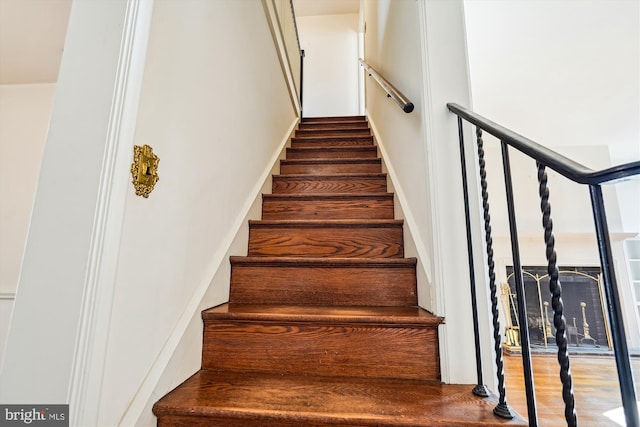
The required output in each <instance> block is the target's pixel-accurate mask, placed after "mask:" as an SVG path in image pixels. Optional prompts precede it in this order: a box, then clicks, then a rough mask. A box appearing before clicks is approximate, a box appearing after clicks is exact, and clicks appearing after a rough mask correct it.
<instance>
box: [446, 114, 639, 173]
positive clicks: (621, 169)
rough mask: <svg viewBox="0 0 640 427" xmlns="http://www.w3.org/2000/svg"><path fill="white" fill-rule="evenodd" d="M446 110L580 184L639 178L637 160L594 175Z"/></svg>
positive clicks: (485, 122)
mask: <svg viewBox="0 0 640 427" xmlns="http://www.w3.org/2000/svg"><path fill="white" fill-rule="evenodd" d="M447 108H448V109H449V111H451V112H452V113H454V114H456V115H458V116H460V117H462V118H464V119H465V120H467V121H468V122H470V123H473V124H474V125H476V126H479V127H481V128H482V129H483V130H484V131H486V132H487V133H489V134H491V135H493V136H495V137H496V138H498V139H499V140H501V141H504V142H506V143H507V144H509V145H511V146H512V147H514V148H515V149H517V150H519V151H521V152H523V153H525V154H527V155H528V156H529V157H532V158H533V159H535V160H537V161H538V162H540V163H542V164H544V165H546V166H548V167H549V168H551V169H553V170H555V171H556V172H558V173H559V174H561V175H563V176H565V177H567V178H569V179H570V180H572V181H575V182H578V183H580V184H589V185H598V184H603V183H606V182H610V181H615V180H618V179H622V178H627V177H630V176H633V175H639V174H640V160H639V161H634V162H630V163H625V164H622V165H618V166H613V167H610V168H607V169H602V170H599V171H594V170H593V169H591V168H588V167H586V166H584V165H582V164H580V163H578V162H576V161H574V160H571V159H570V158H568V157H565V156H563V155H562V154H560V153H557V152H555V151H553V150H551V149H549V148H547V147H544V146H542V145H540V144H538V143H537V142H535V141H532V140H530V139H529V138H526V137H524V136H522V135H520V134H518V133H516V132H513V131H512V130H509V129H507V128H505V127H504V126H501V125H499V124H497V123H494V122H492V121H491V120H489V119H487V118H485V117H483V116H481V115H479V114H477V113H474V112H473V111H471V110H468V109H466V108H464V107H462V106H460V105H458V104H455V103H449V104H447Z"/></svg>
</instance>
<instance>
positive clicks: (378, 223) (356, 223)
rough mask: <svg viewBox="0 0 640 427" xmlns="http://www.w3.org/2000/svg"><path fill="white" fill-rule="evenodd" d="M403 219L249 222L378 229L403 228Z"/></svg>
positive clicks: (288, 225)
mask: <svg viewBox="0 0 640 427" xmlns="http://www.w3.org/2000/svg"><path fill="white" fill-rule="evenodd" d="M403 224H404V220H402V219H362V220H361V219H325V220H321V219H282V220H280V219H272V220H262V219H260V220H257V219H256V220H249V225H250V226H251V227H282V228H317V227H322V228H376V227H385V228H386V227H402V225H403Z"/></svg>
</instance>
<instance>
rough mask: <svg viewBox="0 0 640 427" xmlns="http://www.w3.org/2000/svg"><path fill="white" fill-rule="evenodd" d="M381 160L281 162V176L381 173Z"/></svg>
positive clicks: (300, 160)
mask: <svg viewBox="0 0 640 427" xmlns="http://www.w3.org/2000/svg"><path fill="white" fill-rule="evenodd" d="M381 172H382V162H381V160H380V159H371V158H369V159H367V158H362V159H355V158H354V159H327V160H323V159H299V160H288V159H285V160H280V174H281V175H287V174H303V173H306V174H316V175H328V174H332V173H333V174H335V173H381Z"/></svg>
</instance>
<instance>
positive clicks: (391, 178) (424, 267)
mask: <svg viewBox="0 0 640 427" xmlns="http://www.w3.org/2000/svg"><path fill="white" fill-rule="evenodd" d="M367 120H368V121H369V125H370V127H371V133H372V134H373V142H374V144H375V145H376V146H377V147H378V149H379V151H380V157H381V158H382V168H383V171H384V172H387V174H388V185H389V190H388V191H389V192H390V193H395V197H394V208H395V216H396V218H397V219H403V220H404V227H403V232H404V245H405V248H404V250H405V256H406V257H416V258H417V259H418V265H417V266H416V274H417V280H418V304H419V305H420V307H422V308H424V309H426V310H428V311H430V312H432V313H434V314H436V315H439V313H438V307H437V304H436V301H435V295H434V293H433V292H432V291H431V287H432V286H434V284H433V278H432V274H431V272H432V271H433V268H432V265H431V259H430V257H429V251H430V250H429V248H428V246H427V245H426V244H425V242H424V240H423V239H422V238H421V237H420V234H419V233H418V232H417V230H418V229H419V228H420V226H419V225H418V222H417V221H416V218H415V216H414V215H413V213H412V211H411V209H409V204H408V203H407V195H406V192H405V191H404V190H403V188H402V187H401V186H400V185H399V184H398V183H399V179H398V175H397V174H396V172H395V169H394V167H393V164H392V163H391V162H390V161H389V156H388V154H387V150H386V149H385V145H384V142H383V140H382V138H380V134H379V132H378V130H377V128H376V124H375V122H374V121H373V120H372V119H371V117H368V116H367Z"/></svg>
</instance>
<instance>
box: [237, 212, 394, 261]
mask: <svg viewBox="0 0 640 427" xmlns="http://www.w3.org/2000/svg"><path fill="white" fill-rule="evenodd" d="M402 224H403V222H402V220H324V221H317V220H304V221H292V220H288V221H249V252H248V255H249V256H297V257H313V258H317V257H332V256H333V257H343V258H344V257H360V258H402V257H404V249H403V248H404V243H403V240H402V239H403V237H402Z"/></svg>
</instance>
